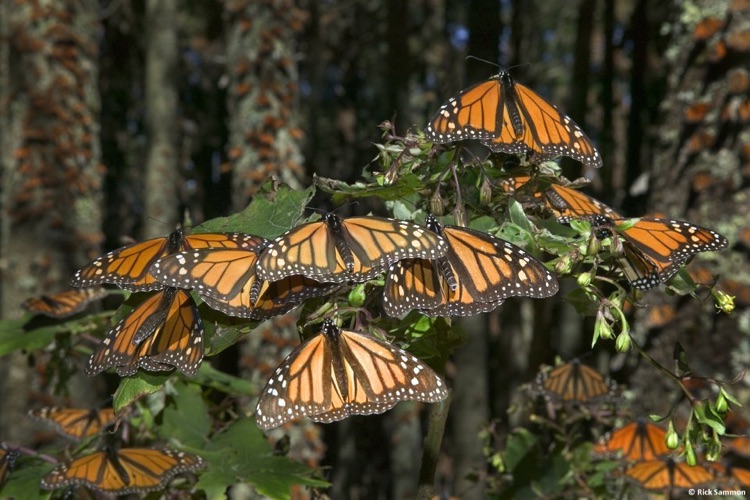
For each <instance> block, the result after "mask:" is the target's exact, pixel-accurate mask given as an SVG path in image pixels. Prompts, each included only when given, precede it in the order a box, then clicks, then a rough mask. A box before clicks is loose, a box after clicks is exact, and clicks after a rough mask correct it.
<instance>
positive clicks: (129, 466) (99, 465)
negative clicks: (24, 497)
mask: <svg viewBox="0 0 750 500" xmlns="http://www.w3.org/2000/svg"><path fill="white" fill-rule="evenodd" d="M203 466H204V462H203V459H202V458H201V457H199V456H197V455H192V454H190V453H184V452H180V451H172V450H168V449H155V448H125V449H121V450H118V451H114V450H111V449H105V450H104V451H99V452H96V453H92V454H91V455H86V456H83V457H80V458H76V459H75V460H73V461H72V462H69V463H66V464H63V465H60V466H58V467H57V468H55V469H53V470H52V472H50V473H49V474H47V475H46V476H44V478H43V479H42V489H45V490H55V489H58V488H64V487H66V486H85V487H87V488H91V489H94V490H96V491H100V492H102V493H111V494H115V495H124V494H126V493H145V492H148V491H157V490H162V489H164V488H165V487H166V485H167V483H169V481H170V480H171V479H172V478H173V477H174V476H175V475H177V474H179V473H181V472H192V471H195V470H197V469H200V468H202V467H203Z"/></svg>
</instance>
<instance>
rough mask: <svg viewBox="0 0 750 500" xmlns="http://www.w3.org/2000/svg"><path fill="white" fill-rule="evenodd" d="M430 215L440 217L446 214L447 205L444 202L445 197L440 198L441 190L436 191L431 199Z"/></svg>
mask: <svg viewBox="0 0 750 500" xmlns="http://www.w3.org/2000/svg"><path fill="white" fill-rule="evenodd" d="M430 213H432V214H433V215H438V216H440V215H443V214H444V213H445V203H444V202H443V197H442V196H440V190H439V189H435V192H434V193H432V196H431V197H430Z"/></svg>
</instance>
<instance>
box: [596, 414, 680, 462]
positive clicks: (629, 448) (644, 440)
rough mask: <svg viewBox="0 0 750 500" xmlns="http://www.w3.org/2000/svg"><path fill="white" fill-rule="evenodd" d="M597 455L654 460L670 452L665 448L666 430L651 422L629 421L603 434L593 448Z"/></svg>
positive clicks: (632, 459) (627, 459)
mask: <svg viewBox="0 0 750 500" xmlns="http://www.w3.org/2000/svg"><path fill="white" fill-rule="evenodd" d="M593 454H594V455H596V456H599V457H618V456H619V457H620V458H622V459H623V460H626V461H646V460H655V459H658V458H662V457H666V456H669V455H670V454H672V450H670V449H669V448H667V431H666V430H664V429H663V428H661V427H660V426H658V425H656V424H653V423H651V422H641V421H636V422H631V423H629V424H627V425H625V426H623V427H620V428H619V429H615V430H614V431H612V432H610V433H609V434H608V435H606V436H604V437H603V438H602V439H601V440H600V441H599V442H598V443H597V444H596V445H595V446H594V449H593Z"/></svg>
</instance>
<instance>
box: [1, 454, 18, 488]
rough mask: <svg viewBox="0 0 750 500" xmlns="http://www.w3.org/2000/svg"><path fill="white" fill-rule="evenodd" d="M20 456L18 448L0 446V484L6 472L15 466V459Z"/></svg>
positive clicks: (3, 480)
mask: <svg viewBox="0 0 750 500" xmlns="http://www.w3.org/2000/svg"><path fill="white" fill-rule="evenodd" d="M20 456H21V453H20V452H19V451H18V450H16V449H8V448H5V446H0V486H2V485H3V482H5V478H7V477H8V474H10V473H11V472H13V470H14V469H15V468H16V460H18V457H20Z"/></svg>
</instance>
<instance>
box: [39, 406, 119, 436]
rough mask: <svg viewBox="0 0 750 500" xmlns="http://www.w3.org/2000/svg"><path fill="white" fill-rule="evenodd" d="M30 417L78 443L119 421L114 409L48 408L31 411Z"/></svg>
mask: <svg viewBox="0 0 750 500" xmlns="http://www.w3.org/2000/svg"><path fill="white" fill-rule="evenodd" d="M29 416H30V417H31V418H34V419H36V420H40V421H42V422H44V423H47V424H49V425H51V426H52V427H54V428H55V430H56V431H57V432H58V433H60V434H62V435H63V436H65V437H68V438H71V439H75V440H78V441H80V440H82V439H85V438H88V437H91V436H96V435H97V434H99V433H100V432H101V431H102V430H104V429H105V428H106V427H107V426H108V425H110V424H112V423H114V422H115V421H116V420H117V417H116V416H115V411H114V410H113V409H112V408H103V409H101V410H90V409H89V410H84V409H78V408H59V407H46V408H39V409H38V410H31V411H29Z"/></svg>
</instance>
